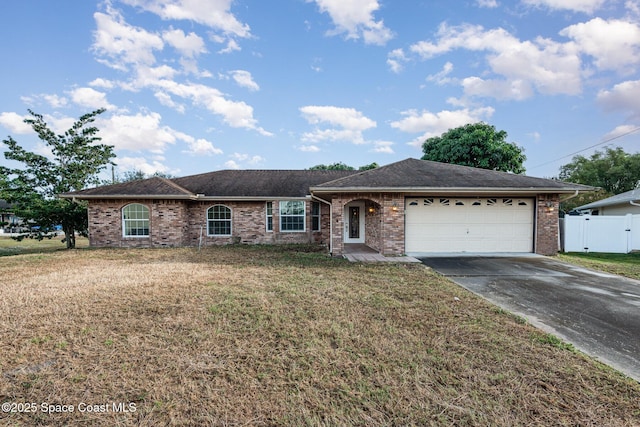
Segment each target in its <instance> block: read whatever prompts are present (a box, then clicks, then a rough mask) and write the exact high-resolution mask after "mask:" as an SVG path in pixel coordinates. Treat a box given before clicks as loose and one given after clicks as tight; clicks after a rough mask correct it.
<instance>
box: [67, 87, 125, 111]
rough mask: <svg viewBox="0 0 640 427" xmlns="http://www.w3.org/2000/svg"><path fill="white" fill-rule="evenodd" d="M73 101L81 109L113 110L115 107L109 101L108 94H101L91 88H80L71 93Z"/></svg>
mask: <svg viewBox="0 0 640 427" xmlns="http://www.w3.org/2000/svg"><path fill="white" fill-rule="evenodd" d="M69 96H70V97H71V100H72V101H73V102H74V103H76V104H77V105H79V106H81V107H87V108H91V109H94V110H97V109H98V108H106V109H108V110H109V109H113V108H115V106H114V105H112V104H110V103H109V101H107V94H106V93H104V92H99V91H97V90H95V89H93V88H90V87H79V88H76V89H73V90H71V91H70V92H69Z"/></svg>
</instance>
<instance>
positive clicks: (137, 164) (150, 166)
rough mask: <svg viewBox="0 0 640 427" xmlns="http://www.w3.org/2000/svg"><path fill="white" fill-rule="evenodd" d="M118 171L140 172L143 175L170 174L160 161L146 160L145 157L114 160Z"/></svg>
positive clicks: (125, 157)
mask: <svg viewBox="0 0 640 427" xmlns="http://www.w3.org/2000/svg"><path fill="white" fill-rule="evenodd" d="M116 161H117V164H118V169H121V170H124V171H127V170H129V171H141V172H142V173H144V174H145V175H153V174H155V173H172V172H173V171H171V170H170V169H169V168H168V167H167V166H166V165H164V164H162V159H151V160H148V159H147V158H145V157H130V156H124V157H118V158H117V159H116Z"/></svg>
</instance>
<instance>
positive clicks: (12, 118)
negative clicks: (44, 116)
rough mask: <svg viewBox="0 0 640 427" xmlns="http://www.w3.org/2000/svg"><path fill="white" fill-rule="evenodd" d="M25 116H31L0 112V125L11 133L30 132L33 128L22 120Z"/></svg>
mask: <svg viewBox="0 0 640 427" xmlns="http://www.w3.org/2000/svg"><path fill="white" fill-rule="evenodd" d="M27 118H31V116H21V115H20V114H17V113H13V112H7V113H0V125H2V126H4V127H6V128H7V129H9V131H10V132H11V133H19V134H25V133H31V132H33V129H32V128H31V126H30V125H28V124H26V123H25V122H24V119H27Z"/></svg>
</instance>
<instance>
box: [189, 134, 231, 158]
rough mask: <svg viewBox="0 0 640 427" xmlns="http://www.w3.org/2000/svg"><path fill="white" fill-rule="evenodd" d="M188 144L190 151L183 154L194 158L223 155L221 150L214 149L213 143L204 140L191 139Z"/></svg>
mask: <svg viewBox="0 0 640 427" xmlns="http://www.w3.org/2000/svg"><path fill="white" fill-rule="evenodd" d="M187 144H188V146H189V149H188V150H185V151H183V152H184V153H187V154H191V155H194V156H212V155H214V154H222V153H223V152H222V150H221V149H219V148H216V147H214V146H213V143H211V142H210V141H207V140H206V139H202V138H198V139H194V138H189V139H188V140H187Z"/></svg>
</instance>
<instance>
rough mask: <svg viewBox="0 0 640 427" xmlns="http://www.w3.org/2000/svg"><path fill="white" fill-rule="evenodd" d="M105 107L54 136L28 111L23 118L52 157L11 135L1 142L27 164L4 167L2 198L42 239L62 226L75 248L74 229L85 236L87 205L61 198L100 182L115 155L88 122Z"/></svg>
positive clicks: (12, 156)
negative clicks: (29, 149) (26, 116)
mask: <svg viewBox="0 0 640 427" xmlns="http://www.w3.org/2000/svg"><path fill="white" fill-rule="evenodd" d="M104 111H105V110H104V109H99V110H96V111H93V112H92V113H88V114H85V115H83V116H82V117H80V118H79V119H78V120H77V121H76V122H75V123H74V124H73V126H72V127H71V128H70V129H68V130H67V131H65V133H64V134H63V135H56V134H55V133H54V132H53V131H52V130H51V129H49V127H48V125H47V123H45V121H44V119H43V117H42V116H41V115H39V114H36V113H34V112H33V111H31V110H29V114H31V116H32V118H29V119H25V120H24V122H25V123H27V124H29V125H31V127H32V128H33V130H34V131H35V132H36V134H37V135H38V137H39V138H40V139H41V140H42V141H43V142H44V143H45V144H46V146H47V147H48V148H49V149H50V150H51V156H43V155H41V154H36V153H33V152H30V151H27V150H25V149H24V148H22V147H21V146H20V145H18V143H17V142H16V141H15V140H14V139H13V138H12V137H11V136H9V138H8V139H6V140H3V141H2V142H3V143H4V144H5V145H6V147H7V151H5V153H4V156H5V158H6V159H7V160H11V161H15V162H19V163H22V164H23V167H22V168H8V167H4V166H3V167H0V197H1V198H3V199H5V200H6V201H7V202H9V203H11V204H12V205H13V206H14V209H15V214H16V216H18V217H20V218H23V219H24V220H25V221H26V222H27V224H29V225H31V226H32V227H33V230H34V237H36V238H38V239H42V238H43V237H44V236H45V235H46V234H47V233H48V232H50V231H52V230H53V229H54V228H55V227H56V226H62V231H63V232H64V234H65V239H64V241H65V242H66V246H67V248H74V247H75V234H76V232H78V233H80V234H83V235H86V234H87V228H88V224H87V207H86V204H82V203H78V202H75V201H72V200H69V199H60V198H58V197H57V196H58V195H59V194H61V193H67V192H70V191H77V190H82V189H83V188H86V187H87V186H89V185H92V184H93V185H95V184H98V183H99V182H100V180H99V178H98V174H99V173H100V172H101V171H102V170H103V169H104V168H105V167H106V166H107V165H108V164H110V163H111V159H112V158H113V157H115V154H114V152H113V147H112V146H110V145H105V144H99V143H98V142H99V141H100V139H101V138H99V137H98V136H96V134H97V133H98V128H96V127H94V126H90V124H91V123H93V122H94V120H95V117H96V116H97V115H99V114H102V113H103V112H104ZM22 237H24V236H22Z"/></svg>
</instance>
